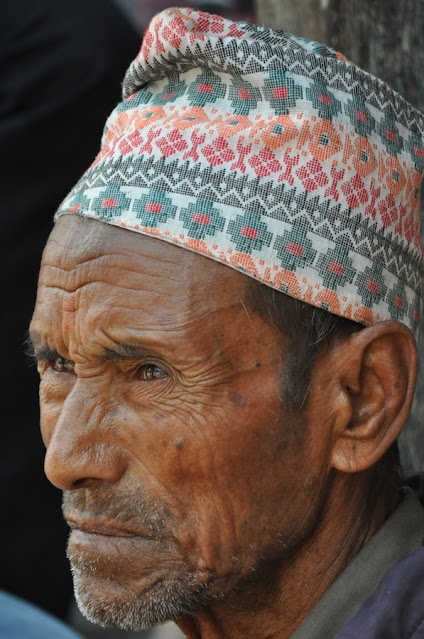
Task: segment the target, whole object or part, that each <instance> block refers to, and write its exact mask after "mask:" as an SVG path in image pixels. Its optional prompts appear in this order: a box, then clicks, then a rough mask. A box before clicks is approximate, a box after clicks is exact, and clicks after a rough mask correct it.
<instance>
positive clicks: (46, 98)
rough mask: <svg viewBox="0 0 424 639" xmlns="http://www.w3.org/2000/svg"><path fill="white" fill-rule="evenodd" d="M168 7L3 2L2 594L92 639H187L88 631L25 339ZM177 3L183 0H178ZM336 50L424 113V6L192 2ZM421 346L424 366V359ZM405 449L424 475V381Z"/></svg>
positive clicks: (387, 0) (89, 0) (290, 0)
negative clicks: (111, 117) (63, 239)
mask: <svg viewBox="0 0 424 639" xmlns="http://www.w3.org/2000/svg"><path fill="white" fill-rule="evenodd" d="M174 4H175V3H169V2H166V0H114V1H112V0H72V2H69V0H37V2H34V1H33V0H14V1H13V2H3V3H0V25H1V27H2V29H1V31H2V38H1V40H0V67H1V69H2V73H1V76H0V96H1V99H0V148H1V150H2V154H1V160H0V168H1V172H0V187H1V204H2V213H1V215H2V221H3V225H2V233H1V236H0V242H1V251H0V259H1V260H2V264H3V266H2V273H3V278H2V294H3V299H4V300H5V301H6V306H4V305H3V307H2V310H3V312H2V313H1V315H0V321H1V330H0V338H1V340H2V341H1V349H2V352H3V353H5V359H6V362H7V366H6V367H5V368H4V369H3V373H2V379H1V384H0V391H1V400H2V406H3V411H2V433H3V437H4V440H3V441H4V444H3V446H2V447H1V449H0V456H1V458H0V479H1V486H2V491H3V492H2V504H3V525H2V526H1V528H0V553H1V572H0V575H1V581H0V588H3V589H4V590H7V591H9V592H12V593H14V594H17V595H19V596H20V597H22V598H24V599H27V600H28V601H32V602H34V603H35V604H37V605H38V606H40V607H41V608H43V609H45V610H48V611H50V612H52V613H53V614H54V615H56V616H57V617H59V618H61V619H63V620H67V621H68V622H69V623H70V624H71V625H72V626H73V627H74V628H76V629H77V630H78V631H79V632H80V633H81V634H82V635H83V636H84V637H86V638H87V639H94V638H96V639H97V638H104V639H108V638H109V639H119V638H121V637H140V638H143V639H159V638H161V639H174V638H175V639H176V638H177V637H181V636H182V635H181V634H180V633H179V631H178V630H177V629H176V626H174V624H167V625H166V626H164V627H161V628H157V629H154V630H152V631H146V632H144V633H130V632H118V631H109V630H102V629H100V628H98V627H95V626H93V625H92V624H89V623H88V622H87V621H85V620H84V619H83V618H82V617H81V615H80V614H79V612H78V611H77V609H76V607H75V604H74V602H73V595H72V584H71V578H70V572H69V567H68V564H67V560H66V558H65V552H64V549H65V545H66V537H67V528H66V526H65V524H64V522H63V521H62V516H61V511H60V501H61V495H60V493H59V491H58V490H56V489H55V488H53V487H52V486H50V484H49V483H48V481H47V479H46V478H45V477H44V473H43V456H44V449H43V445H42V442H41V438H40V434H39V428H38V421H39V416H38V376H37V372H36V370H35V368H34V367H30V366H29V365H28V360H27V358H26V356H25V352H24V340H25V335H26V331H27V327H28V323H29V320H30V318H31V314H32V309H33V305H34V301H35V290H36V281H37V273H38V267H39V262H40V258H41V252H42V248H43V246H44V243H45V241H46V239H47V236H48V233H49V231H50V229H51V226H52V216H53V213H54V211H55V209H56V208H57V206H58V204H59V203H60V201H61V200H62V198H63V197H64V196H65V195H66V194H67V192H68V191H69V189H70V188H71V187H72V186H73V184H74V183H75V182H76V180H77V179H78V177H79V176H80V175H81V173H82V172H83V171H84V170H85V169H86V168H87V166H88V165H89V164H90V163H91V162H92V160H93V159H94V157H95V155H96V153H97V150H98V148H99V143H100V136H101V132H102V129H103V124H104V121H105V119H106V117H107V115H108V113H109V112H110V111H111V110H112V108H113V107H114V105H115V104H116V102H117V101H118V100H119V99H120V84H121V81H122V79H123V76H124V73H125V70H126V68H127V67H128V65H129V63H130V62H131V60H132V59H133V58H134V57H135V55H136V54H137V52H138V49H139V47H140V44H141V38H142V34H143V31H144V30H145V28H146V26H147V25H148V23H149V21H150V19H151V17H152V16H153V15H154V14H155V13H157V12H158V11H160V10H162V9H164V8H166V7H167V6H173V5H174ZM177 4H178V3H177ZM181 4H183V5H187V4H188V5H189V6H194V7H197V8H200V9H202V10H205V11H209V12H212V13H219V14H221V15H225V16H226V17H228V18H231V19H240V20H245V19H247V20H250V21H257V22H260V23H263V24H266V25H267V26H273V27H275V28H281V29H284V30H286V31H290V32H293V33H296V34H297V35H301V36H305V37H308V38H311V39H315V40H319V41H322V42H326V43H327V44H329V45H330V46H333V47H334V48H335V49H337V50H341V51H342V52H343V53H344V54H345V55H346V56H347V57H348V58H349V59H351V60H352V61H354V62H356V63H357V64H359V65H360V66H362V67H363V68H365V69H366V70H369V71H371V72H372V73H374V74H375V75H377V76H379V77H381V78H382V79H383V80H385V81H386V82H388V83H389V84H391V85H392V86H393V87H394V88H395V89H397V90H399V91H400V92H401V93H402V94H403V95H404V96H405V97H406V98H407V99H408V100H410V101H411V102H412V103H413V104H414V106H416V107H418V108H419V109H421V110H424V82H423V80H422V68H423V65H424V48H423V47H422V43H421V40H422V33H423V31H424V0H396V1H395V0H256V2H255V3H253V0H251V1H250V2H249V1H248V2H246V1H243V0H210V1H209V2H207V1H202V0H199V1H198V2H196V3H194V4H193V3H189V2H187V3H186V2H184V3H181ZM422 346H423V343H422V340H421V342H420V357H421V360H422V359H423V358H424V354H423V353H424V349H423V348H422ZM423 370H424V369H423V362H421V364H420V373H419V381H418V392H417V396H416V400H415V403H414V408H413V412H412V415H411V418H410V421H409V424H408V426H407V429H406V431H405V434H404V435H403V436H402V439H401V441H400V448H401V457H402V461H403V464H404V467H405V469H406V470H407V471H422V470H423V469H424V449H423V446H422V430H421V429H422V424H423V423H424V375H423V374H422V371H423Z"/></svg>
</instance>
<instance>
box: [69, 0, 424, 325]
mask: <svg viewBox="0 0 424 639" xmlns="http://www.w3.org/2000/svg"><path fill="white" fill-rule="evenodd" d="M123 93H124V100H123V101H122V102H121V103H120V104H118V106H117V107H116V109H115V110H114V111H113V113H112V114H111V116H110V117H109V119H108V121H107V123H106V128H105V131H104V135H103V140H102V147H101V151H100V153H99V155H98V156H97V158H96V160H95V161H94V163H93V165H92V166H91V167H90V168H89V169H88V171H87V172H86V173H85V174H84V175H83V177H82V178H81V180H80V181H79V182H78V184H77V185H76V186H75V187H74V189H73V190H72V191H71V193H70V194H69V196H68V197H67V198H66V199H65V200H64V202H63V203H62V205H61V207H60V208H59V211H58V213H57V217H58V216H60V215H62V214H64V213H70V212H71V213H77V214H80V215H85V216H88V217H93V218H97V219H100V220H103V221H104V222H107V223H109V224H114V225H117V226H123V227H125V228H128V229H130V230H132V231H136V232H139V233H143V234H147V235H151V236H154V237H156V238H159V239H162V240H165V241H167V242H171V243H174V244H177V245H179V246H182V247H185V248H187V249H189V250H191V251H195V252H197V253H200V254H202V255H205V256H207V257H210V258H212V259H214V260H218V261H219V262H222V263H223V264H227V265H228V266H230V267H233V268H235V269H238V270H240V271H242V272H243V273H245V274H246V275H248V276H251V277H253V278H255V279H257V280H260V281H261V282H263V283H264V284H267V285H268V286H271V287H273V288H276V289H279V290H281V291H283V292H284V293H287V294H288V295H291V296H293V297H295V298H298V299H301V300H303V301H305V302H308V303H310V304H313V305H315V306H318V307H322V308H325V309H326V310H328V311H330V312H332V313H336V314H337V315H341V316H343V317H347V318H349V319H352V320H355V321H357V322H361V323H363V324H372V323H375V322H377V321H379V320H384V319H396V320H399V321H401V322H404V323H405V324H406V325H408V326H409V327H410V328H411V329H412V330H413V331H416V329H417V328H418V320H419V316H420V309H421V304H422V297H423V295H422V293H423V249H422V246H421V243H420V191H421V183H422V178H423V172H424V141H423V132H424V116H423V115H422V114H421V113H419V112H418V111H416V110H415V109H414V108H413V107H412V106H410V105H409V104H408V103H407V102H406V101H405V100H404V99H403V98H402V97H401V96H400V95H399V94H397V93H395V92H394V91H393V90H392V89H390V88H389V87H388V86H387V85H386V84H385V83H383V82H381V81H380V80H378V79H376V78H374V77H373V76H371V75H369V74H368V73H365V72H364V71H362V70H360V69H358V68H357V67H355V66H354V65H353V64H350V63H349V62H347V61H346V59H345V58H344V57H343V56H342V55H340V54H338V53H336V52H334V51H333V50H332V49H329V48H328V47H326V46H324V45H321V44H318V43H316V42H311V41H309V40H305V39H303V38H297V37H294V36H291V35H289V34H287V33H284V32H281V31H274V30H271V29H267V28H265V27H262V26H257V25H252V24H248V23H244V22H231V21H229V20H225V19H223V18H221V17H219V16H215V15H209V14H207V13H203V12H198V11H194V10H192V9H168V10H166V11H164V12H162V13H159V14H158V15H156V16H155V18H154V19H153V21H152V23H151V24H150V27H149V30H148V31H147V33H146V35H145V37H144V41H143V44H142V47H141V50H140V53H139V54H138V56H137V58H136V59H135V60H134V62H133V63H132V64H131V66H130V68H129V69H128V71H127V74H126V76H125V80H124V85H123Z"/></svg>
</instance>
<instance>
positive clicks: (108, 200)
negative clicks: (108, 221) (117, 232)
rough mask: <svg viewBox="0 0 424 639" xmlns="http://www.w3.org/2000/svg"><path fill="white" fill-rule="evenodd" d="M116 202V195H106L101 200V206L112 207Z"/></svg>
mask: <svg viewBox="0 0 424 639" xmlns="http://www.w3.org/2000/svg"><path fill="white" fill-rule="evenodd" d="M117 204H118V200H117V199H116V197H106V198H105V199H104V200H103V202H102V208H104V209H114V208H115V206H116V205H117Z"/></svg>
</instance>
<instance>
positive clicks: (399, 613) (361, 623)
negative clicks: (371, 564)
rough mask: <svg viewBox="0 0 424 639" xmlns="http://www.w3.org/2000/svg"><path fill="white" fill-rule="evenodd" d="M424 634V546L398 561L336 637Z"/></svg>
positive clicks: (402, 638)
mask: <svg viewBox="0 0 424 639" xmlns="http://www.w3.org/2000/svg"><path fill="white" fill-rule="evenodd" d="M358 637H361V639H377V638H379V637H384V639H419V638H421V637H424V548H420V549H418V550H416V551H415V552H414V553H412V554H411V555H409V556H408V557H407V558H406V559H403V560H402V561H400V562H398V563H397V564H395V565H394V566H392V568H390V570H388V572H387V573H386V574H385V576H384V577H383V579H382V580H381V582H380V584H379V586H378V588H377V590H376V591H375V592H374V594H373V595H372V596H371V597H370V598H369V599H368V600H367V601H366V602H365V603H364V604H363V606H362V607H361V608H360V609H359V610H358V612H357V613H356V615H355V616H354V617H353V619H351V621H350V622H349V623H348V624H347V625H346V626H345V627H344V628H343V629H342V630H341V631H340V632H339V633H338V634H337V635H336V638H335V639H357V638H358Z"/></svg>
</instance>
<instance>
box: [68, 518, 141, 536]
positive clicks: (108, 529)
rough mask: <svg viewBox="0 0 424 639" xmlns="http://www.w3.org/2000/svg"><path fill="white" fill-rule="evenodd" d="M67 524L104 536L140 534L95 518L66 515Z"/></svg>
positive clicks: (73, 528) (73, 527) (74, 528)
mask: <svg viewBox="0 0 424 639" xmlns="http://www.w3.org/2000/svg"><path fill="white" fill-rule="evenodd" d="M66 521H67V522H68V526H69V527H70V528H71V530H79V531H81V532H84V533H88V534H91V535H104V536H106V537H140V536H141V535H140V534H136V533H134V532H132V531H130V530H126V529H123V528H120V527H118V526H116V525H115V524H111V523H109V522H102V521H97V520H89V519H85V520H78V519H74V518H72V517H66Z"/></svg>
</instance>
